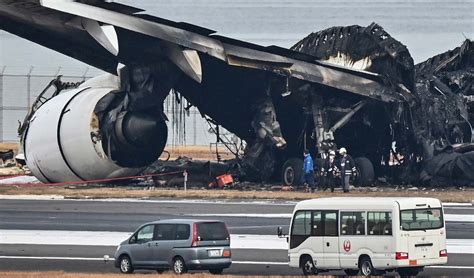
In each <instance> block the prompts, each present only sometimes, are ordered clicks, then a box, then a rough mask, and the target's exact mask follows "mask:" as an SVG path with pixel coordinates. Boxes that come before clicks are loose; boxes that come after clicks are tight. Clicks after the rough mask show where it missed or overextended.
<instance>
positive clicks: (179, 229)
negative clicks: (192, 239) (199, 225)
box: [176, 224, 190, 240]
mask: <svg viewBox="0 0 474 278" xmlns="http://www.w3.org/2000/svg"><path fill="white" fill-rule="evenodd" d="M189 231H190V227H189V225H188V224H178V225H176V240H186V239H189V235H190V233H189Z"/></svg>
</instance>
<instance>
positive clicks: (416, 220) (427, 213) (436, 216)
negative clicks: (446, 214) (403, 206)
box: [400, 208, 443, 231]
mask: <svg viewBox="0 0 474 278" xmlns="http://www.w3.org/2000/svg"><path fill="white" fill-rule="evenodd" d="M400 225H401V227H402V230H404V231H416V230H429V229H439V228H442V227H443V212H442V210H441V208H429V209H407V210H401V211H400Z"/></svg>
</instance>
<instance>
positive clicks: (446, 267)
mask: <svg viewBox="0 0 474 278" xmlns="http://www.w3.org/2000/svg"><path fill="white" fill-rule="evenodd" d="M0 259H16V260H64V261H104V262H105V260H104V258H86V257H32V256H0ZM114 260H115V259H114V258H113V257H110V258H109V259H108V260H107V261H114ZM232 264H250V265H288V263H287V262H260V261H232ZM426 268H444V269H474V266H456V265H431V266H426Z"/></svg>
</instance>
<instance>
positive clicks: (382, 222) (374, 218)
mask: <svg viewBox="0 0 474 278" xmlns="http://www.w3.org/2000/svg"><path fill="white" fill-rule="evenodd" d="M367 231H368V234H369V235H379V236H380V235H385V236H388V235H392V213H391V212H373V211H371V212H368V213H367Z"/></svg>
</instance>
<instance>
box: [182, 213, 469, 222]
mask: <svg viewBox="0 0 474 278" xmlns="http://www.w3.org/2000/svg"><path fill="white" fill-rule="evenodd" d="M187 216H193V217H242V218H287V219H290V218H291V216H292V215H291V213H194V214H187ZM444 219H445V221H447V222H474V215H472V214H445V215H444Z"/></svg>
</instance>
